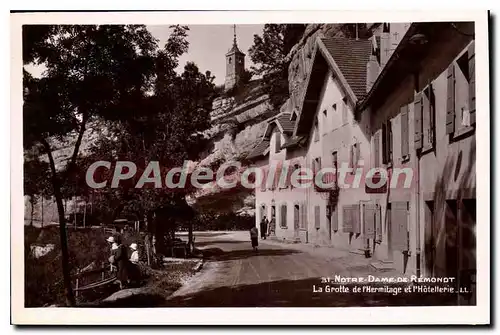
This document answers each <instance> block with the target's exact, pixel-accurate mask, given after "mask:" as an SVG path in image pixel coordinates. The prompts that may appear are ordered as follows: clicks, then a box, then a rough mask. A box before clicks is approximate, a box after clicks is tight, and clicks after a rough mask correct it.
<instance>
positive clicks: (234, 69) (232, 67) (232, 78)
mask: <svg viewBox="0 0 500 335" xmlns="http://www.w3.org/2000/svg"><path fill="white" fill-rule="evenodd" d="M233 29H234V39H233V46H232V47H231V49H230V50H229V52H228V53H227V54H226V81H225V84H224V89H225V90H226V91H228V90H230V89H231V88H233V87H234V86H236V85H237V84H238V83H239V82H240V80H241V77H242V75H243V72H244V71H245V54H244V53H243V52H241V51H240V49H238V44H237V43H236V25H233Z"/></svg>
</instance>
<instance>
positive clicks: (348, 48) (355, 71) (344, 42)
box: [321, 38, 372, 99]
mask: <svg viewBox="0 0 500 335" xmlns="http://www.w3.org/2000/svg"><path fill="white" fill-rule="evenodd" d="M321 41H322V42H323V44H324V45H325V47H326V50H328V52H329V53H330V54H331V55H332V57H333V59H334V61H335V63H336V64H337V66H338V67H339V69H340V71H341V72H342V74H343V75H344V78H345V79H346V81H347V83H348V84H349V86H350V87H351V90H352V91H353V92H354V94H355V95H356V97H357V98H358V99H362V98H364V97H365V95H366V64H367V63H368V61H369V59H370V54H371V53H372V42H371V41H370V40H355V39H349V38H322V39H321Z"/></svg>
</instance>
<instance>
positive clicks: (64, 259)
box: [42, 140, 75, 307]
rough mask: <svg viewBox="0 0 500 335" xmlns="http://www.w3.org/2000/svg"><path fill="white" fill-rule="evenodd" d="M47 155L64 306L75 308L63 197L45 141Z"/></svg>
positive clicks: (50, 153)
mask: <svg viewBox="0 0 500 335" xmlns="http://www.w3.org/2000/svg"><path fill="white" fill-rule="evenodd" d="M42 143H43V145H44V146H45V149H46V151H47V155H48V156H49V163H50V170H51V172H52V187H53V190H54V196H55V198H56V204H57V213H58V215H59V235H60V239H61V263H62V272H63V281H64V287H65V291H66V305H68V306H70V307H71V306H75V296H74V294H73V288H72V287H71V276H70V267H69V255H68V241H67V238H66V218H65V217H64V204H63V197H62V194H61V188H60V187H61V185H60V184H59V179H58V178H57V170H56V165H55V163H54V157H53V156H52V151H51V150H50V145H49V144H48V142H47V141H45V140H43V141H42Z"/></svg>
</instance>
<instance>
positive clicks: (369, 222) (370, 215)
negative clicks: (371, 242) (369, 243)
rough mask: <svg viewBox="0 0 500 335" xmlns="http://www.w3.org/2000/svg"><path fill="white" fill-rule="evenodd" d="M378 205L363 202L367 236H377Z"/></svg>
mask: <svg viewBox="0 0 500 335" xmlns="http://www.w3.org/2000/svg"><path fill="white" fill-rule="evenodd" d="M376 211H377V206H376V205H375V204H363V219H364V222H363V227H364V234H363V235H364V237H365V238H372V239H374V238H375V226H376V224H375V222H376V221H375V214H376Z"/></svg>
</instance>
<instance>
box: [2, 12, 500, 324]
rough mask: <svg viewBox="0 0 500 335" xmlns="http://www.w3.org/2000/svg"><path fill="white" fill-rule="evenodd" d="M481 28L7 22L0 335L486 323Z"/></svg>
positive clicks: (351, 16) (133, 19)
mask: <svg viewBox="0 0 500 335" xmlns="http://www.w3.org/2000/svg"><path fill="white" fill-rule="evenodd" d="M488 15H489V14H488V12H486V11H467V12H453V11H447V12H439V11H421V12H328V11H323V12H210V11H208V12H149V13H139V12H138V13H134V12H126V13H110V12H92V13H90V12H88V13H85V12H79V13H62V12H59V13H11V41H12V49H11V50H12V53H11V60H12V63H11V73H12V79H11V92H12V93H11V97H12V110H11V115H12V116H11V117H12V125H11V129H12V166H11V171H12V180H13V182H12V185H13V186H12V190H11V194H12V222H11V232H12V274H11V276H12V278H11V280H12V298H11V299H12V323H14V324H138V325H142V324H144V325H146V324H163V325H179V324H183V325H196V324H219V325H229V324H253V325H255V324H262V325H268V324H278V325H280V324H281V325H283V324H286V325H290V324H322V325H328V324H332V325H335V324H352V325H364V324H488V323H489V322H490V281H489V278H490V245H489V241H490V237H489V236H490V199H489V194H490V192H489V190H490V186H489V174H490V170H489V167H490V156H489V145H490V144H489V138H490V137H489V129H490V119H489V111H490V109H489V108H490V107H489V60H488V54H489V51H488V20H489V17H488ZM476 175H479V176H481V178H477V177H476ZM222 307H224V308H222ZM227 307H229V308H231V309H229V310H228V309H227ZM249 307H260V308H252V309H249ZM271 307H273V308H271ZM318 307H319V308H318ZM380 307H383V308H380ZM403 307H404V308H403ZM194 308H195V309H194ZM104 311H106V312H105V313H104Z"/></svg>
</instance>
